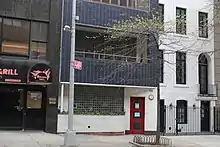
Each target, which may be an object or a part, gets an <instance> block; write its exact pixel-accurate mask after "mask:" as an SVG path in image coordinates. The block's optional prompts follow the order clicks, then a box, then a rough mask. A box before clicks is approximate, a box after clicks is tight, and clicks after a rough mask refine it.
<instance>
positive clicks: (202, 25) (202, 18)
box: [199, 12, 208, 38]
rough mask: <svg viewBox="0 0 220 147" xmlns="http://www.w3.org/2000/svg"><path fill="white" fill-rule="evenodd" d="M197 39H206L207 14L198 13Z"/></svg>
mask: <svg viewBox="0 0 220 147" xmlns="http://www.w3.org/2000/svg"><path fill="white" fill-rule="evenodd" d="M199 37H203V38H208V13H204V12H199Z"/></svg>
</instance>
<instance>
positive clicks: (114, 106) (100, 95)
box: [74, 86, 124, 115]
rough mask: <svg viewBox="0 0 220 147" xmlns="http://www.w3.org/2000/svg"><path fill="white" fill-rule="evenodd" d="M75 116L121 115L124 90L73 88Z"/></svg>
mask: <svg viewBox="0 0 220 147" xmlns="http://www.w3.org/2000/svg"><path fill="white" fill-rule="evenodd" d="M74 99H75V100H74V102H75V109H74V110H75V112H74V113H75V114H84V115H123V114H124V89H123V88H116V87H101V86H100V87H98V86H75V98H74Z"/></svg>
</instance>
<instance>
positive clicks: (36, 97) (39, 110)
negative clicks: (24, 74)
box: [24, 90, 45, 130]
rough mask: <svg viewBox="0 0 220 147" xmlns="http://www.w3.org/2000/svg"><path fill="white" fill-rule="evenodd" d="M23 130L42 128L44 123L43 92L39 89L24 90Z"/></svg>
mask: <svg viewBox="0 0 220 147" xmlns="http://www.w3.org/2000/svg"><path fill="white" fill-rule="evenodd" d="M25 94H26V95H25V108H24V109H25V110H24V113H25V117H24V122H25V124H24V129H25V130H43V129H44V123H45V102H44V98H45V93H44V91H43V90H41V91H26V92H25Z"/></svg>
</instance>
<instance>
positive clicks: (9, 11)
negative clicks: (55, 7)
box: [0, 0, 31, 18]
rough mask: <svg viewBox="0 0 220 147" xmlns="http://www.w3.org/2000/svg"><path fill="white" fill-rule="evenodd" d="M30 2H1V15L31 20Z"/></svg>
mask: <svg viewBox="0 0 220 147" xmlns="http://www.w3.org/2000/svg"><path fill="white" fill-rule="evenodd" d="M30 3H31V1H30V0H1V1H0V15H5V16H12V17H23V18H29V16H30Z"/></svg>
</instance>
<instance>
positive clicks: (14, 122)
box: [0, 86, 23, 130]
mask: <svg viewBox="0 0 220 147" xmlns="http://www.w3.org/2000/svg"><path fill="white" fill-rule="evenodd" d="M22 117H23V113H22V106H21V100H20V90H19V89H16V88H12V87H7V86H5V87H2V86H1V87H0V129H19V130H21V129H22Z"/></svg>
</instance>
